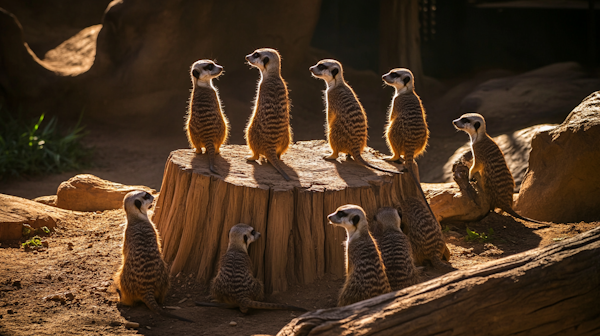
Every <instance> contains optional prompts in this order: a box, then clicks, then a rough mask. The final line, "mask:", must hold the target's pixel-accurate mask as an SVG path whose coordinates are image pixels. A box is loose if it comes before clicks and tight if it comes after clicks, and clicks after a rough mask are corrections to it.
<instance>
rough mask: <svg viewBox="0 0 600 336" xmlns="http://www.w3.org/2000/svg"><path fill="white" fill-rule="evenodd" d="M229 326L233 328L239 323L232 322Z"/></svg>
mask: <svg viewBox="0 0 600 336" xmlns="http://www.w3.org/2000/svg"><path fill="white" fill-rule="evenodd" d="M229 325H230V326H232V327H235V326H236V325H237V322H235V321H231V322H229Z"/></svg>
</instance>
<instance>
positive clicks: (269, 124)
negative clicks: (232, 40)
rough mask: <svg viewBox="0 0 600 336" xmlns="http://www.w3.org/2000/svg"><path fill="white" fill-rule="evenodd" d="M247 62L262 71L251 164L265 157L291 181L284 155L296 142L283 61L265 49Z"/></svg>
mask: <svg viewBox="0 0 600 336" xmlns="http://www.w3.org/2000/svg"><path fill="white" fill-rule="evenodd" d="M246 60H247V61H248V63H249V64H250V65H251V66H253V67H255V68H257V69H259V70H260V81H259V82H258V89H257V91H256V101H255V103H254V111H253V112H252V116H251V117H250V120H249V121H248V126H247V127H246V142H247V143H248V147H250V150H251V151H252V156H251V157H248V158H247V160H249V161H255V160H258V159H259V158H260V155H263V156H265V157H266V158H267V160H268V161H269V162H270V163H271V164H272V165H273V167H275V169H277V171H278V172H279V173H280V174H281V175H282V176H283V178H284V179H285V180H286V181H289V180H290V178H289V176H288V175H287V173H286V172H285V171H284V170H283V167H282V165H283V164H282V162H281V155H282V154H283V153H285V151H286V150H287V149H288V147H289V145H290V142H291V141H292V128H291V127H290V98H289V96H288V89H287V85H286V84H285V81H284V80H283V78H282V77H281V57H280V55H279V53H278V52H277V50H275V49H269V48H263V49H257V50H256V51H254V53H252V54H250V55H247V56H246Z"/></svg>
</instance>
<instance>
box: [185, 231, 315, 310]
mask: <svg viewBox="0 0 600 336" xmlns="http://www.w3.org/2000/svg"><path fill="white" fill-rule="evenodd" d="M259 237H260V233H259V232H256V231H255V230H254V228H253V227H251V226H250V225H246V224H241V223H240V224H237V225H235V226H234V227H232V228H231V230H230V231H229V245H228V246H227V252H225V254H224V255H223V257H221V262H220V265H219V271H218V273H217V276H216V277H215V278H214V279H213V280H212V282H211V285H210V294H211V296H212V298H213V299H215V300H216V301H217V302H219V303H207V302H196V305H198V306H208V307H219V308H238V307H239V308H240V311H241V312H242V313H244V314H245V313H247V312H248V309H249V308H253V309H284V310H285V309H287V310H296V311H306V309H304V308H299V307H294V306H288V305H286V304H279V303H268V302H259V301H260V300H262V299H263V298H264V291H263V284H262V282H261V281H260V280H259V279H257V278H255V277H254V276H253V275H252V261H251V260H250V256H249V255H248V247H249V246H250V244H251V243H252V242H254V241H255V240H257V239H258V238H259Z"/></svg>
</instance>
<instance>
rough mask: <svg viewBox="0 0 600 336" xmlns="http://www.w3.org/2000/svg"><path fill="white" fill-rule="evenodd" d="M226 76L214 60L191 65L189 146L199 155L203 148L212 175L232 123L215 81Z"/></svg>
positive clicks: (187, 126) (188, 124) (187, 131)
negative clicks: (191, 86)
mask: <svg viewBox="0 0 600 336" xmlns="http://www.w3.org/2000/svg"><path fill="white" fill-rule="evenodd" d="M222 73H223V67H222V66H220V65H218V64H216V63H215V62H213V61H211V60H200V61H196V62H195V63H194V64H192V69H191V73H190V75H191V78H192V85H193V89H192V95H191V97H190V106H189V109H188V114H187V117H186V121H185V131H186V135H187V138H188V142H189V143H190V146H191V147H192V148H193V149H194V150H195V151H196V153H198V154H202V148H205V149H206V154H208V165H209V169H210V171H211V172H213V173H215V174H219V173H218V172H217V170H216V169H215V155H218V154H219V153H220V151H221V145H222V144H223V143H224V142H225V140H226V139H227V133H228V131H229V121H228V120H227V117H225V114H223V110H222V108H221V99H220V98H219V91H218V90H217V88H216V87H215V86H214V85H213V82H212V80H213V79H214V78H217V77H219V76H220V75H221V74H222Z"/></svg>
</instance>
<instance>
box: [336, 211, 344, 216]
mask: <svg viewBox="0 0 600 336" xmlns="http://www.w3.org/2000/svg"><path fill="white" fill-rule="evenodd" d="M336 215H337V216H338V217H346V213H345V212H344V211H342V210H340V211H338V212H337V213H336Z"/></svg>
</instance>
